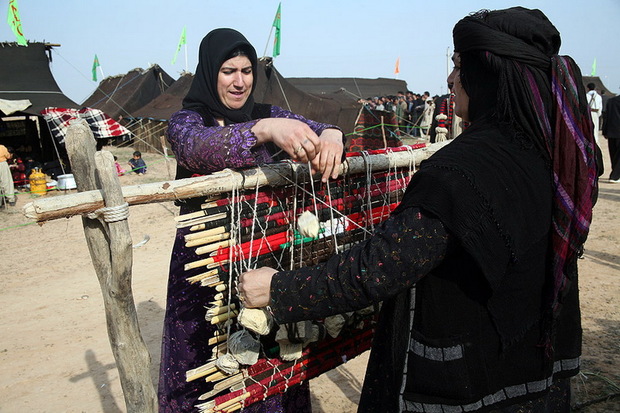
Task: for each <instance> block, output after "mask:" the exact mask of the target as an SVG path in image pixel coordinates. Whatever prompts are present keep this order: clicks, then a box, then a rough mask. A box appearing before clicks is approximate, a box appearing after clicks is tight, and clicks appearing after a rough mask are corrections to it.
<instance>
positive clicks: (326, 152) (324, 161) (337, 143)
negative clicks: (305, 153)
mask: <svg viewBox="0 0 620 413" xmlns="http://www.w3.org/2000/svg"><path fill="white" fill-rule="evenodd" d="M319 139H320V141H321V148H320V150H319V153H318V154H317V155H316V156H315V157H314V158H313V159H312V160H311V161H310V164H311V166H312V171H313V172H315V173H316V172H318V173H321V174H322V175H323V176H322V178H321V180H322V181H323V182H327V180H328V179H329V177H330V176H331V178H332V179H336V178H338V174H339V173H340V164H341V163H342V162H341V160H342V151H343V149H344V145H343V143H342V132H341V131H339V130H338V129H332V128H328V129H325V130H324V131H323V132H322V133H321V135H320V136H319Z"/></svg>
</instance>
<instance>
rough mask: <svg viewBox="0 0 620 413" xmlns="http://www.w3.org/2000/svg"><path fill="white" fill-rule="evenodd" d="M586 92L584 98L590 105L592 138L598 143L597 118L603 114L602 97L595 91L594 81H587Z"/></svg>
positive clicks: (598, 125)
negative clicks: (592, 127)
mask: <svg viewBox="0 0 620 413" xmlns="http://www.w3.org/2000/svg"><path fill="white" fill-rule="evenodd" d="M587 87H588V93H587V94H586V99H587V100H588V106H589V107H590V115H592V123H594V139H596V144H597V145H598V143H599V142H598V131H599V129H600V123H599V119H600V117H601V115H602V114H603V98H602V97H601V95H599V94H598V93H597V91H596V89H595V88H596V86H595V85H594V83H588V85H587Z"/></svg>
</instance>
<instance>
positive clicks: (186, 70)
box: [185, 40, 189, 72]
mask: <svg viewBox="0 0 620 413" xmlns="http://www.w3.org/2000/svg"><path fill="white" fill-rule="evenodd" d="M185 72H189V71H188V69H187V40H186V41H185Z"/></svg>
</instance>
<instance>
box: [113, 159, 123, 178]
mask: <svg viewBox="0 0 620 413" xmlns="http://www.w3.org/2000/svg"><path fill="white" fill-rule="evenodd" d="M114 166H116V174H117V175H118V176H121V175H124V174H125V170H124V169H123V167H122V166H121V164H120V163H118V158H117V157H116V155H114Z"/></svg>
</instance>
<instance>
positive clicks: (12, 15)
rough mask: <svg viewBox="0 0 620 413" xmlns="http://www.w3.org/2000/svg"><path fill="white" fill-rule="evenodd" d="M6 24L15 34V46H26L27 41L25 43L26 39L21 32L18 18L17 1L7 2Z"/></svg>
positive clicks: (10, 0)
mask: <svg viewBox="0 0 620 413" xmlns="http://www.w3.org/2000/svg"><path fill="white" fill-rule="evenodd" d="M7 23H9V26H11V29H12V30H13V33H14V34H15V38H16V39H17V44H19V45H22V46H28V41H26V38H25V37H24V32H23V31H22V21H21V19H20V18H19V8H18V7H17V0H9V12H8V16H7Z"/></svg>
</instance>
